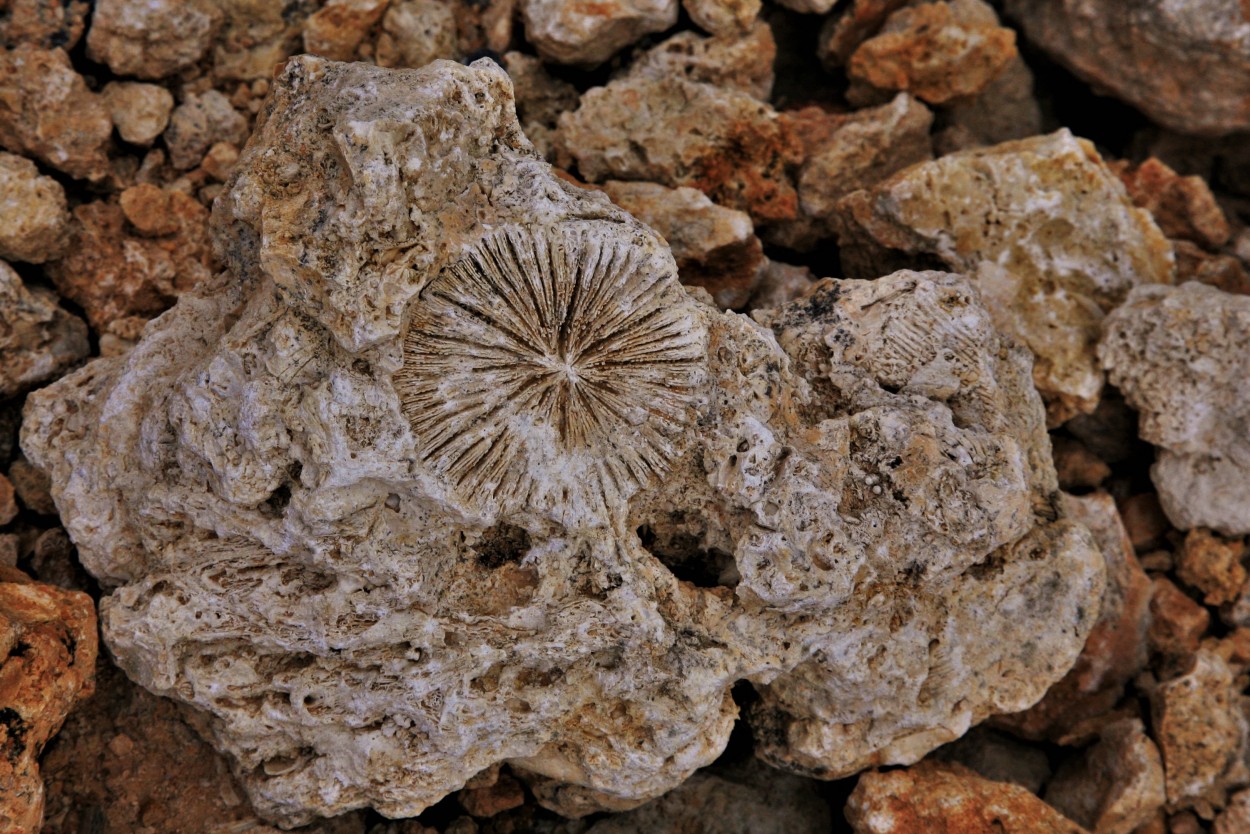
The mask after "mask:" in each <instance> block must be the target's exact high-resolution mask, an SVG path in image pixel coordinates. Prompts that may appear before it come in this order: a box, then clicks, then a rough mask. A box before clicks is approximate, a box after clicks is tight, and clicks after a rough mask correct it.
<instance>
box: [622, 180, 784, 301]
mask: <svg viewBox="0 0 1250 834" xmlns="http://www.w3.org/2000/svg"><path fill="white" fill-rule="evenodd" d="M603 190H604V191H605V192H606V193H607V195H608V196H609V197H611V198H612V202H614V203H616V204H617V205H618V206H620V207H621V208H623V209H625V210H626V211H627V212H629V213H630V214H632V215H634V217H637V218H638V219H639V220H641V221H642V222H643V223H646V224H647V225H648V226H650V227H651V228H653V229H655V230H656V231H657V232H659V233H660V235H661V237H663V238H664V239H665V240H667V241H668V245H669V247H670V248H671V249H672V250H673V258H674V259H675V260H676V261H677V273H678V275H679V276H680V278H681V282H682V283H683V284H687V285H690V286H695V287H703V288H704V289H706V290H707V291H708V292H710V293H711V294H712V298H713V299H715V300H716V304H717V306H719V307H720V308H721V309H737V308H740V307H742V306H743V305H745V304H746V303H747V300H748V299H750V298H751V295H752V294H753V293H754V292H755V288H756V286H757V285H758V284H759V280H760V278H761V276H762V274H763V270H764V250H763V247H762V246H761V245H760V241H759V239H758V238H757V237H756V236H755V233H754V227H753V226H752V225H751V218H750V216H749V215H747V214H746V213H745V212H741V211H734V210H733V209H727V208H723V207H721V206H718V205H716V204H715V203H713V202H712V201H711V200H709V199H708V198H707V197H705V196H704V195H703V192H701V191H696V190H695V189H693V188H675V189H674V188H665V187H664V186H662V185H656V184H655V183H650V182H621V181H619V180H609V181H607V182H606V183H604V184H603Z"/></svg>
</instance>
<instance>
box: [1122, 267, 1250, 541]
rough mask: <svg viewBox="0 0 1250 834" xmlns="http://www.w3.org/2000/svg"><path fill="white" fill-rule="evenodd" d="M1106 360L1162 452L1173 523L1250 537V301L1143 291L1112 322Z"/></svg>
mask: <svg viewBox="0 0 1250 834" xmlns="http://www.w3.org/2000/svg"><path fill="white" fill-rule="evenodd" d="M1098 355H1099V357H1100V358H1101V360H1102V363H1103V366H1104V367H1105V368H1106V369H1107V373H1108V375H1109V377H1110V379H1111V382H1112V383H1113V384H1115V385H1116V386H1118V387H1119V388H1120V390H1121V391H1123V392H1124V397H1125V399H1126V400H1127V401H1128V403H1129V405H1131V406H1133V408H1135V409H1136V410H1137V412H1138V414H1139V419H1140V422H1139V432H1140V434H1141V437H1142V439H1144V440H1147V441H1149V442H1150V443H1153V444H1154V445H1155V446H1156V447H1158V456H1157V458H1156V461H1155V464H1154V466H1153V467H1151V470H1150V476H1151V479H1152V480H1153V481H1154V483H1155V486H1156V487H1158V490H1159V501H1160V503H1161V504H1162V505H1163V509H1164V511H1165V512H1166V513H1167V516H1168V518H1169V519H1170V520H1171V521H1172V523H1173V524H1174V525H1176V526H1177V527H1178V528H1180V529H1182V530H1188V529H1190V528H1191V527H1209V528H1211V529H1213V530H1217V531H1219V532H1221V533H1223V534H1225V535H1242V534H1244V533H1250V491H1248V490H1246V488H1245V485H1246V481H1247V479H1248V478H1250V435H1248V434H1247V433H1246V431H1245V430H1244V428H1243V426H1245V425H1246V421H1247V420H1250V298H1247V297H1246V296H1243V295H1230V294H1228V293H1224V292H1220V291H1219V290H1217V289H1215V288H1213V287H1208V286H1206V285H1205V284H1195V283H1192V282H1191V283H1188V284H1182V285H1180V286H1178V287H1139V288H1138V289H1136V290H1134V291H1133V292H1132V294H1131V295H1130V296H1129V298H1128V301H1126V302H1125V303H1124V305H1123V306H1121V307H1120V309H1118V310H1116V311H1115V312H1114V313H1112V315H1111V316H1109V317H1108V319H1107V322H1106V328H1105V334H1104V336H1103V339H1102V343H1101V344H1100V345H1099V347H1098Z"/></svg>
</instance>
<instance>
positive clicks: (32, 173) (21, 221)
mask: <svg viewBox="0 0 1250 834" xmlns="http://www.w3.org/2000/svg"><path fill="white" fill-rule="evenodd" d="M68 231H69V209H68V207H67V205H66V202H65V189H63V188H61V184H60V183H59V182H57V181H56V180H54V179H52V177H44V176H40V174H39V169H38V168H36V167H35V163H33V162H31V161H30V160H29V159H25V158H24V157H20V156H17V155H15V154H11V153H0V258H6V259H8V260H11V261H26V262H27V263H36V264H38V263H43V262H44V261H46V260H48V259H49V258H55V257H58V256H59V255H60V254H61V252H62V251H63V250H64V249H65V242H66V235H67V232H68Z"/></svg>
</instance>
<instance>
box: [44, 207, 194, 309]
mask: <svg viewBox="0 0 1250 834" xmlns="http://www.w3.org/2000/svg"><path fill="white" fill-rule="evenodd" d="M123 195H124V196H125V198H126V199H125V200H124V201H119V203H111V202H104V201H101V202H95V203H84V204H82V205H80V206H78V207H77V208H76V209H74V212H73V215H74V224H73V233H72V236H71V242H70V246H69V250H68V252H67V254H66V256H65V257H64V258H62V259H60V260H59V261H53V262H51V263H49V264H48V266H47V273H48V277H49V278H51V279H52V282H53V283H54V284H55V285H56V288H57V290H58V291H60V293H61V294H62V295H64V296H65V297H66V298H68V299H70V300H71V301H73V302H74V303H75V304H77V305H79V306H80V307H82V308H83V311H84V312H85V313H86V314H87V321H89V322H90V323H91V326H92V327H94V328H95V329H96V330H98V331H101V332H103V331H105V330H107V329H109V328H110V327H111V326H112V325H113V324H114V323H116V322H118V321H121V320H124V319H127V318H129V317H134V316H138V317H140V318H143V319H146V318H151V317H153V316H155V315H157V314H158V313H161V312H163V311H164V310H165V309H166V308H167V307H169V305H170V304H172V303H173V301H174V299H175V298H177V296H178V294H179V293H181V292H184V291H186V290H189V289H191V288H192V287H194V286H196V285H197V284H199V283H200V282H201V281H204V280H206V279H207V278H208V277H209V276H210V275H211V274H212V272H213V269H214V267H215V265H216V261H215V259H214V257H213V254H212V252H211V249H210V245H209V242H208V228H207V221H208V212H207V210H206V209H205V208H204V207H203V206H202V205H200V204H199V202H198V201H196V200H195V198H193V197H188V196H187V195H185V194H182V193H180V192H177V191H166V190H162V189H159V188H156V187H155V186H152V185H138V186H135V187H134V188H132V189H127V190H126V191H125V192H123ZM136 221H137V222H136ZM128 222H129V224H130V226H131V227H133V228H134V229H135V231H136V232H138V233H139V234H138V235H133V234H129V233H128V231H127V223H128ZM140 235H142V236H140Z"/></svg>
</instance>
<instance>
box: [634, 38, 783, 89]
mask: <svg viewBox="0 0 1250 834" xmlns="http://www.w3.org/2000/svg"><path fill="white" fill-rule="evenodd" d="M776 60H777V42H776V41H775V40H773V30H772V29H771V28H770V27H769V26H768V24H767V23H763V22H759V23H756V24H755V25H754V26H752V27H751V28H750V29H748V30H747V31H746V32H735V33H733V34H730V35H720V36H717V37H712V38H705V37H703V36H701V35H699V34H697V33H695V32H678V33H677V34H676V35H673V36H672V37H671V38H668V39H666V40H664V41H662V42H661V43H659V44H657V45H656V46H653V47H652V48H651V49H648V50H647V51H646V52H644V53H642V54H641V55H639V56H638V57H637V58H636V59H635V60H634V61H633V63H631V64H630V65H629V71H628V76H629V77H630V78H650V79H653V80H657V81H659V80H663V79H665V78H683V79H685V80H686V81H696V82H700V83H703V84H712V85H714V86H716V87H722V88H724V87H728V88H732V89H735V90H741V91H742V92H744V93H747V94H749V95H752V96H754V97H755V98H757V99H759V100H760V101H765V102H766V101H768V97H769V96H770V95H772V91H773V64H774V63H775V62H776Z"/></svg>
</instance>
